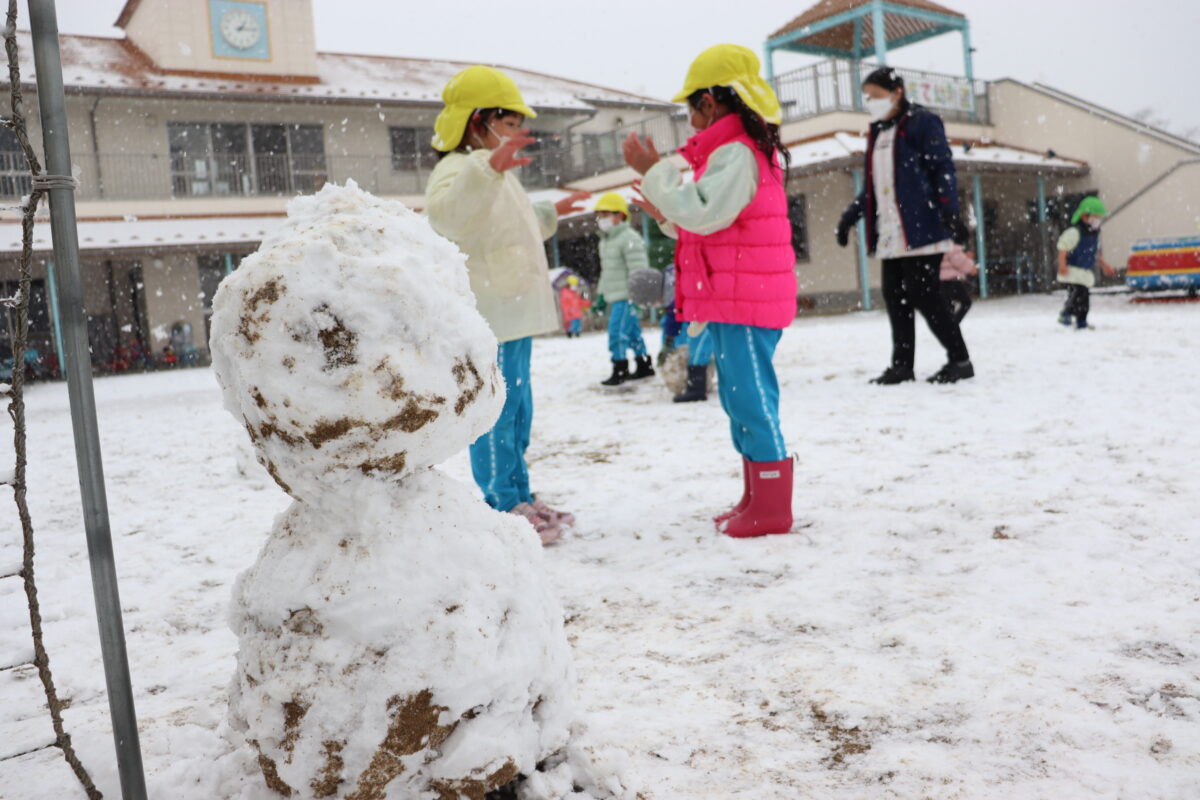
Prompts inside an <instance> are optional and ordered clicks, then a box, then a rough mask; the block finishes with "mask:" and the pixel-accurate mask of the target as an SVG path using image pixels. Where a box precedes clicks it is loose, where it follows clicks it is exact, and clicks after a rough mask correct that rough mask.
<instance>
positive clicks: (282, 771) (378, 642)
mask: <svg viewBox="0 0 1200 800" xmlns="http://www.w3.org/2000/svg"><path fill="white" fill-rule="evenodd" d="M289 217H290V218H289V222H288V224H287V225H286V226H285V228H284V230H283V231H281V232H280V233H279V234H277V235H276V236H275V237H273V238H271V239H269V240H267V241H266V242H264V244H263V247H262V248H261V249H260V250H259V252H258V253H256V254H255V255H254V256H251V257H250V258H247V259H246V260H245V261H243V263H242V265H241V267H240V268H239V269H238V271H237V272H236V273H234V274H233V275H232V276H230V277H229V278H228V279H227V280H226V281H225V282H224V283H223V284H222V287H221V289H220V291H219V292H218V293H217V297H216V300H215V302H214V315H213V336H212V347H213V356H214V365H215V367H216V370H217V375H218V378H219V380H220V382H221V385H222V388H223V390H224V393H225V400H226V406H227V407H228V408H229V409H230V411H231V412H232V413H234V414H235V416H237V417H238V419H239V420H240V421H241V422H242V423H243V424H244V425H245V427H246V429H247V431H248V433H249V434H250V438H251V440H252V441H253V442H254V445H255V450H256V453H257V455H258V458H259V461H260V462H261V463H263V465H264V466H265V467H266V468H267V470H268V471H269V472H270V473H271V475H272V477H274V479H275V480H276V482H277V483H279V485H280V486H282V487H283V488H284V489H285V490H286V491H288V493H289V494H291V495H292V496H293V497H294V498H295V502H294V503H293V504H292V506H291V507H290V508H289V509H288V510H287V511H286V512H285V513H283V514H282V515H280V517H279V518H278V519H277V520H276V523H275V528H274V530H273V531H272V533H271V537H270V539H269V540H268V542H267V544H266V546H265V547H264V548H263V550H262V553H261V554H260V555H259V558H258V561H257V563H255V565H254V566H253V567H252V568H251V569H249V570H248V571H247V572H246V573H245V574H243V575H242V577H241V578H240V580H239V581H238V585H237V587H236V589H235V592H234V603H233V607H232V611H231V624H232V626H233V628H234V631H235V632H236V633H237V635H238V642H239V650H238V670H237V674H236V675H235V677H234V681H233V686H232V691H231V698H230V710H229V719H230V725H231V728H232V729H233V730H234V731H236V732H237V733H238V734H239V735H240V736H241V737H242V738H243V740H244V742H245V743H246V744H247V745H248V746H249V747H252V748H254V750H255V751H256V756H257V760H258V764H259V766H260V768H261V770H262V773H263V777H264V779H265V781H266V783H267V785H268V786H270V787H271V788H272V789H274V790H275V791H276V792H278V793H280V794H281V795H284V796H290V797H298V798H309V797H311V798H327V797H328V798H335V797H336V798H345V799H346V800H384V798H390V799H391V800H397V799H398V798H412V799H413V800H416V799H417V798H437V799H438V800H451V799H452V798H460V797H462V798H479V799H481V798H483V796H484V794H485V793H486V792H488V791H490V790H492V789H495V788H498V787H500V786H503V785H505V784H507V783H509V782H510V781H512V780H513V779H514V778H516V777H517V776H518V775H519V774H526V775H529V774H532V773H533V771H534V768H535V766H536V764H537V763H538V762H539V761H540V760H542V759H544V758H546V757H547V756H549V755H551V754H553V753H555V752H556V751H557V750H560V749H561V748H562V747H563V746H564V745H565V744H566V743H567V739H568V725H569V723H570V720H571V713H570V703H569V695H570V687H571V683H572V670H571V663H570V657H569V650H568V646H567V642H566V637H565V634H564V632H563V622H562V612H561V609H560V607H559V604H558V602H557V600H556V599H555V598H554V596H553V595H552V593H551V592H550V591H549V589H548V587H547V585H546V579H545V576H544V573H543V567H542V553H541V547H540V544H539V541H538V538H537V535H536V534H535V533H534V532H533V529H532V528H531V527H530V526H529V524H528V523H527V522H525V521H524V520H522V519H519V518H517V517H514V516H512V515H507V514H501V513H498V512H496V511H494V510H492V509H490V508H488V507H487V506H486V505H485V504H484V503H483V502H482V501H481V500H479V499H478V497H477V496H475V495H474V494H473V493H472V492H471V491H470V490H469V489H468V488H467V487H465V486H463V485H462V484H460V483H458V482H457V481H454V480H452V479H451V478H449V477H447V476H446V475H444V474H442V473H441V472H440V471H438V470H436V469H433V468H432V467H431V465H432V464H434V463H437V462H438V461H440V460H442V459H444V458H446V457H447V456H449V455H451V454H452V453H454V452H456V451H458V450H460V449H462V448H463V447H465V446H466V445H467V444H469V443H470V442H471V441H473V440H474V439H475V438H476V437H478V436H479V435H480V434H482V433H483V432H485V431H486V430H487V429H488V428H489V427H490V426H491V424H492V423H493V421H494V420H495V418H496V415H497V414H498V412H499V410H500V407H501V406H502V404H503V401H504V388H503V381H502V379H501V377H500V375H499V372H498V371H497V369H496V364H495V354H496V341H495V338H494V337H493V336H492V334H491V332H490V331H489V330H488V327H487V324H486V323H485V322H484V320H483V319H482V317H480V316H479V314H478V312H476V311H475V307H474V302H473V298H472V296H471V294H470V289H469V288H468V285H467V278H466V272H465V267H464V263H463V256H462V255H461V254H460V253H458V251H457V249H456V248H454V246H453V245H451V244H450V243H448V242H446V241H445V240H442V239H440V238H439V237H437V236H436V234H434V233H433V232H432V230H430V229H429V227H428V225H427V223H426V222H425V221H424V220H423V219H421V218H420V217H418V216H417V215H415V214H413V213H412V212H411V211H409V210H408V209H407V208H405V207H403V206H402V205H400V204H397V203H389V202H384V201H380V200H377V199H376V198H373V197H371V196H369V195H367V194H365V193H363V192H361V191H359V190H358V189H357V188H355V187H353V186H349V187H347V188H339V187H332V186H331V187H326V188H325V189H324V190H322V191H321V192H320V193H319V194H318V195H317V196H315V197H312V198H303V199H300V200H296V201H293V203H292V205H291V206H290V207H289Z"/></svg>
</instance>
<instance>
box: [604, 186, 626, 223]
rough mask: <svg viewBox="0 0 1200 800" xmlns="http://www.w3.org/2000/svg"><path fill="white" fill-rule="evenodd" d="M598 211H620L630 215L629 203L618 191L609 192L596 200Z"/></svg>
mask: <svg viewBox="0 0 1200 800" xmlns="http://www.w3.org/2000/svg"><path fill="white" fill-rule="evenodd" d="M596 211H620V212H621V213H622V214H624V215H625V216H626V217H628V216H629V203H628V202H627V201H626V200H625V198H624V197H622V196H621V195H619V194H617V193H616V192H608V193H607V194H602V195H600V199H599V200H597V201H596Z"/></svg>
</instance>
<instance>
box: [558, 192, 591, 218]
mask: <svg viewBox="0 0 1200 800" xmlns="http://www.w3.org/2000/svg"><path fill="white" fill-rule="evenodd" d="M591 196H592V193H591V192H583V191H580V192H571V193H570V194H569V195H567V196H566V197H564V198H563V199H562V200H559V201H558V202H557V203H555V204H554V210H555V211H556V212H558V215H559V216H560V217H561V216H565V215H567V214H575V213H578V212H580V211H583V210H584V208H583V206H581V205H580V203H581V202H583V201H584V200H587V199H588V198H589V197H591Z"/></svg>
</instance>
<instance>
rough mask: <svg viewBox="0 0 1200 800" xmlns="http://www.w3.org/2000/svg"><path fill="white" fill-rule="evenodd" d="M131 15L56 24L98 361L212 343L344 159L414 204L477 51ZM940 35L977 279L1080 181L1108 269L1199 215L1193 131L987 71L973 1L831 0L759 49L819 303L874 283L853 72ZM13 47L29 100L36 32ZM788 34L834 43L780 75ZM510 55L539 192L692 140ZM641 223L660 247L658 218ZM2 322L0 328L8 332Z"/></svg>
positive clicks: (1027, 253)
mask: <svg viewBox="0 0 1200 800" xmlns="http://www.w3.org/2000/svg"><path fill="white" fill-rule="evenodd" d="M117 26H118V27H119V28H121V30H122V31H123V32H124V36H123V38H98V37H85V36H63V37H62V40H61V46H62V54H63V73H64V81H65V84H66V90H67V112H68V122H69V133H70V139H71V148H72V162H73V165H74V166H73V168H74V174H75V177H76V178H77V179H78V180H79V188H78V190H77V192H76V195H77V209H78V216H79V242H80V249H81V252H80V258H81V266H82V269H83V274H84V280H85V294H86V298H85V303H86V310H87V314H88V323H89V328H90V332H91V338H92V349H93V363H94V366H95V368H96V369H97V370H99V371H112V372H119V371H122V370H125V369H138V368H148V367H156V366H162V365H166V364H175V363H204V362H206V361H207V357H208V353H207V347H206V343H207V325H208V316H209V314H210V313H211V300H212V295H213V292H214V291H215V289H216V286H217V285H218V284H219V282H220V280H221V279H222V278H223V277H224V275H226V274H227V273H228V272H229V271H231V270H233V269H235V268H236V266H237V264H238V262H239V261H240V260H241V258H243V257H244V256H245V255H246V254H248V253H250V252H253V250H254V249H255V248H256V247H257V246H258V243H259V242H260V241H261V240H262V238H263V237H264V236H266V235H267V234H268V233H270V232H271V231H273V230H274V229H275V228H276V227H277V226H279V225H280V223H281V221H282V218H283V216H282V215H283V210H284V205H285V203H286V201H287V199H288V198H289V197H290V196H293V195H295V194H297V193H306V192H312V191H315V190H317V189H319V188H320V187H321V186H322V185H323V184H324V183H325V182H327V181H335V182H339V183H340V182H344V181H346V180H349V179H353V180H355V181H357V182H358V184H359V185H360V186H362V187H363V188H365V189H367V190H368V191H371V192H374V193H376V194H379V195H382V196H387V197H393V198H396V199H399V200H401V201H403V202H405V203H407V204H409V205H410V206H412V207H414V208H418V209H419V208H420V207H421V206H422V204H423V197H422V192H423V189H424V185H425V180H426V178H427V176H428V173H429V171H430V169H431V168H432V166H433V165H434V164H435V163H436V156H435V154H434V153H433V152H432V151H431V150H430V149H429V147H428V142H429V138H430V136H431V134H432V122H433V118H434V117H435V116H436V115H437V112H438V110H439V109H440V105H441V103H440V93H441V87H442V86H443V84H444V83H445V82H446V81H447V80H448V79H449V78H450V76H452V75H453V74H454V73H455V72H457V71H459V70H460V69H462V68H463V67H464V66H466V64H464V63H459V62H453V61H436V60H425V59H409V58H392V57H378V56H366V55H353V54H340V53H320V52H318V51H317V49H316V45H315V36H314V28H313V16H312V8H311V0H128V2H127V3H126V4H125V6H124V8H123V10H122V11H121V13H120V16H119V18H118V20H117ZM941 35H953V36H959V37H961V38H962V42H963V53H964V58H963V68H962V71H961V74H957V75H948V74H930V73H923V72H916V71H912V70H906V69H900V70H899V71H900V72H901V73H902V74H904V76H905V78H906V80H907V82H908V86H909V95H910V97H911V99H912V100H914V101H915V102H919V103H922V104H924V105H927V106H929V107H931V108H934V109H936V110H937V111H938V113H939V114H941V115H942V116H943V118H944V119H945V120H946V123H947V132H948V134H949V136H950V137H951V140H952V146H953V150H954V155H955V162H956V165H957V168H958V180H959V191H960V195H961V197H962V200H963V205H964V208H967V207H969V210H968V211H967V214H968V217H969V219H970V220H971V221H972V222H973V223H974V226H975V233H976V237H977V240H976V243H975V245H976V247H975V249H976V250H977V251H978V254H979V258H980V261H981V263H984V264H986V270H985V271H984V274H983V275H982V276H981V279H980V286H979V289H980V291H981V293H986V294H998V293H1011V292H1023V291H1042V290H1045V289H1046V288H1048V287H1049V286H1050V285H1051V284H1052V258H1053V252H1052V250H1053V243H1054V240H1055V238H1056V237H1057V234H1058V232H1059V231H1060V230H1061V228H1062V227H1063V225H1065V220H1066V218H1067V217H1068V216H1069V214H1070V211H1071V210H1073V207H1074V204H1075V203H1076V202H1077V201H1078V199H1079V197H1081V196H1082V195H1083V194H1085V193H1089V192H1095V191H1098V192H1099V193H1100V195H1101V197H1102V198H1103V199H1104V201H1105V202H1106V204H1107V205H1108V207H1109V209H1110V211H1111V212H1112V213H1111V215H1110V218H1109V220H1108V222H1107V223H1106V225H1105V229H1104V230H1105V232H1104V246H1105V253H1106V257H1107V258H1108V260H1109V261H1111V262H1112V263H1113V264H1117V265H1119V264H1124V263H1125V261H1126V258H1127V254H1128V251H1129V248H1130V246H1131V245H1132V243H1133V241H1134V240H1135V239H1137V238H1141V237H1144V236H1171V235H1175V236H1179V235H1186V234H1192V233H1195V232H1196V230H1197V228H1198V225H1200V203H1198V202H1196V201H1197V199H1198V198H1197V196H1196V195H1197V189H1196V187H1197V186H1200V180H1198V179H1200V145H1198V144H1196V143H1193V142H1189V141H1187V140H1184V139H1181V138H1179V137H1176V136H1173V135H1171V134H1169V133H1167V132H1165V131H1162V130H1158V129H1155V128H1153V127H1149V126H1147V125H1144V124H1141V123H1139V122H1136V121H1134V120H1132V119H1130V118H1128V117H1126V116H1123V115H1121V114H1117V113H1115V112H1113V111H1110V110H1107V109H1104V108H1101V107H1099V106H1097V105H1095V104H1093V103H1090V102H1088V101H1086V100H1084V99H1081V98H1077V97H1072V96H1070V95H1067V94H1065V93H1063V92H1061V91H1058V90H1055V89H1053V88H1051V87H1048V86H1044V85H1041V84H1027V83H1023V82H1021V81H1016V80H999V81H983V80H978V79H976V78H975V77H974V75H973V70H972V62H971V45H970V25H969V21H968V20H967V19H966V18H965V17H964V16H963V15H961V14H959V13H958V12H955V11H953V10H951V9H949V8H946V7H943V6H941V5H939V4H937V3H933V2H929V1H928V0H886V1H885V0H822V2H819V3H817V5H815V6H814V7H813V8H811V9H809V10H808V11H805V12H804V13H803V14H800V15H799V16H797V17H796V18H795V19H793V20H791V21H790V22H788V23H787V24H785V25H783V26H782V27H781V28H779V29H778V30H776V31H775V32H774V33H772V34H771V35H770V36H769V37H768V38H767V40H766V45H765V48H764V49H765V53H764V61H765V64H766V68H767V70H768V76H769V77H770V78H771V80H772V81H773V82H774V84H775V86H776V89H777V92H778V94H779V96H780V100H781V103H782V104H783V107H784V113H785V123H784V126H783V136H784V141H785V142H786V143H788V145H789V146H790V147H791V151H792V154H793V161H792V171H791V177H790V179H789V184H788V190H789V195H790V197H791V214H792V219H793V228H794V245H795V248H796V252H797V256H798V264H797V272H798V277H799V285H800V293H801V299H802V302H803V305H804V306H805V307H806V308H819V309H825V308H827V309H849V308H857V307H871V306H872V305H878V303H879V300H878V286H879V264H878V262H877V261H875V260H874V259H869V258H868V257H867V255H866V252H865V248H864V247H863V246H862V244H861V242H860V243H859V245H858V246H857V247H856V246H854V244H853V241H852V246H851V247H849V248H845V249H843V248H839V247H838V246H837V245H836V242H835V241H834V237H833V230H834V227H835V225H836V223H837V220H838V218H839V216H840V214H841V212H842V210H843V209H844V208H845V206H846V205H847V204H848V203H849V202H850V201H851V199H852V198H853V196H854V193H855V191H856V187H857V186H859V185H860V184H861V181H862V171H861V167H862V158H863V152H864V148H865V142H866V140H865V132H866V129H867V123H868V117H867V115H866V113H865V112H864V111H863V109H862V107H861V91H860V88H859V82H860V80H861V76H862V75H865V74H866V72H868V71H869V70H870V69H872V68H873V67H874V66H875V65H876V64H882V63H887V59H888V54H889V52H890V51H893V50H895V49H897V48H900V47H903V46H905V45H907V44H912V43H915V42H917V41H922V40H924V39H927V38H930V37H932V36H941ZM21 48H22V58H23V63H22V81H23V82H26V83H27V86H26V87H25V90H26V96H27V98H28V99H29V100H30V101H31V102H30V105H31V106H33V105H34V103H35V102H36V95H35V92H34V86H33V64H32V51H31V48H30V42H29V37H28V35H27V34H25V35H22V38H21ZM781 51H785V52H798V53H802V54H807V55H810V56H813V57H815V58H819V59H821V60H819V61H818V62H817V63H813V64H811V65H809V66H806V67H803V68H801V69H797V70H791V71H787V72H780V73H775V71H774V64H775V60H776V59H775V57H774V56H775V55H776V54H777V53H779V52H781ZM683 67H684V65H681V67H680V69H681V74H682V69H683ZM505 69H506V71H507V72H509V74H511V75H512V76H513V78H514V79H515V80H516V82H517V84H518V86H520V88H521V90H522V92H523V94H524V96H525V99H526V101H527V102H528V103H529V104H530V105H531V106H533V107H534V108H535V109H536V110H537V111H538V117H537V119H536V120H534V121H533V123H532V125H533V128H534V133H535V135H537V136H538V137H539V138H540V142H539V143H538V145H537V146H535V148H531V149H532V150H533V152H532V153H531V155H532V156H533V157H534V163H533V164H532V165H530V166H529V167H525V168H523V169H522V173H521V179H522V181H523V182H524V183H525V185H526V186H527V187H529V188H530V190H531V192H532V193H533V194H534V195H535V196H537V197H547V198H554V197H557V196H559V195H561V194H563V193H565V191H567V190H569V189H575V188H583V189H587V190H590V191H593V192H601V191H606V190H613V189H615V190H618V191H622V192H626V193H628V191H629V184H630V183H631V181H632V178H633V177H634V176H633V174H632V173H631V172H630V171H629V170H628V169H627V168H625V167H624V166H623V165H622V162H621V157H620V142H621V140H622V139H623V138H624V137H625V136H626V135H627V134H628V132H629V131H631V130H636V131H638V132H640V133H643V134H645V133H650V134H653V135H654V137H655V140H656V142H658V143H659V146H660V149H662V148H674V147H676V146H678V145H679V144H682V143H683V141H684V140H685V139H686V137H687V136H688V135H689V132H690V131H689V129H688V126H687V122H686V115H685V114H684V113H683V112H682V109H680V108H679V107H678V106H675V105H673V104H670V103H667V102H664V101H662V100H658V99H655V98H649V97H642V96H639V95H636V94H631V93H628V92H623V91H618V90H615V89H608V88H604V87H599V86H593V85H590V84H586V83H581V82H578V81H573V80H570V79H568V78H562V77H555V76H551V75H543V74H539V73H534V72H529V71H526V70H519V69H511V68H507V67H506V68H505ZM31 116H33V119H31V125H32V131H31V134H32V137H33V138H34V140H35V141H36V142H37V143H38V145H39V149H40V141H41V131H40V129H39V128H38V124H37V119H36V116H34V115H31ZM675 158H677V157H675ZM679 164H680V168H681V169H682V168H683V164H682V161H681V160H680V161H679ZM28 190H29V178H28V175H27V174H26V170H25V165H24V162H23V159H22V158H21V156H20V153H19V152H17V148H16V145H15V141H13V140H12V137H11V134H10V133H9V132H8V131H7V129H4V128H0V195H3V198H0V200H2V201H3V202H2V204H4V205H13V204H14V203H15V201H16V200H17V199H18V198H19V197H20V196H21V195H23V194H24V193H26V192H27V191H28ZM638 223H639V224H641V221H640V220H638ZM643 230H644V231H645V232H646V235H647V236H648V238H650V240H651V243H652V245H654V248H655V251H656V252H663V253H666V256H665V257H666V258H669V250H670V248H669V244H667V245H665V248H664V243H663V242H662V241H661V239H660V238H659V237H658V235H657V230H656V228H655V227H654V226H652V225H643ZM595 245H596V238H595V222H594V219H593V216H592V215H591V214H583V215H579V216H577V217H574V218H571V219H568V220H564V221H563V224H562V225H561V226H560V231H559V234H558V235H557V236H556V237H555V238H554V239H553V240H552V241H551V242H550V243H549V244H548V253H549V256H550V259H551V261H552V263H554V264H561V265H567V266H571V267H573V268H575V269H576V270H578V271H579V272H581V273H582V274H583V275H584V276H585V277H590V276H594V274H595V272H596V270H597V265H596V263H595V251H596V246H595ZM19 248H20V228H19V225H17V224H16V214H15V213H13V212H12V211H5V212H3V213H2V214H0V294H10V293H11V292H10V291H8V290H10V289H11V288H12V282H13V281H14V280H15V278H16V256H17V253H18V251H19ZM35 261H36V265H35V285H34V292H33V303H34V308H33V320H32V331H31V333H32V344H33V346H34V347H35V348H36V349H37V350H38V358H39V359H40V362H39V364H40V368H41V370H42V371H43V374H54V372H55V370H56V365H57V363H58V356H57V349H58V340H59V336H58V332H57V330H56V320H57V318H58V316H57V309H55V307H54V302H53V291H50V289H51V288H52V287H53V282H54V264H53V259H52V252H51V241H50V228H49V224H48V222H46V221H45V220H43V221H42V222H41V223H40V224H39V225H38V228H37V234H36V237H35ZM6 337H7V334H6V332H5V331H4V330H0V345H2V344H3V343H4V342H5V341H6ZM3 355H4V353H3V348H2V347H0V357H2V356H3Z"/></svg>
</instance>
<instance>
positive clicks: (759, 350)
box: [705, 322, 788, 461]
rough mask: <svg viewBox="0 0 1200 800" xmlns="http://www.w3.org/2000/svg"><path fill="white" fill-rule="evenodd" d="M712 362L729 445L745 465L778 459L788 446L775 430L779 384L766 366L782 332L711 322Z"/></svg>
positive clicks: (769, 362)
mask: <svg viewBox="0 0 1200 800" xmlns="http://www.w3.org/2000/svg"><path fill="white" fill-rule="evenodd" d="M705 330H706V331H707V332H708V333H709V334H710V335H711V336H712V345H713V354H714V355H715V356H716V359H717V390H718V392H719V394H720V396H721V408H723V409H725V413H726V414H727V415H728V416H729V429H730V434H731V435H732V437H733V446H734V449H736V450H737V451H738V452H739V453H741V454H742V455H743V456H744V457H746V458H747V459H749V460H750V461H783V460H784V459H786V458H787V457H788V456H787V445H786V444H784V441H783V432H782V431H781V430H780V428H779V381H778V379H777V378H776V377H775V366H774V365H773V364H772V363H771V359H772V357H773V356H774V355H775V347H776V346H777V345H778V344H779V339H780V336H782V334H783V331H779V330H775V329H773V328H759V327H756V326H753V325H731V324H728V323H724V322H710V323H709V324H708V327H707V328H706V329H705Z"/></svg>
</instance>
